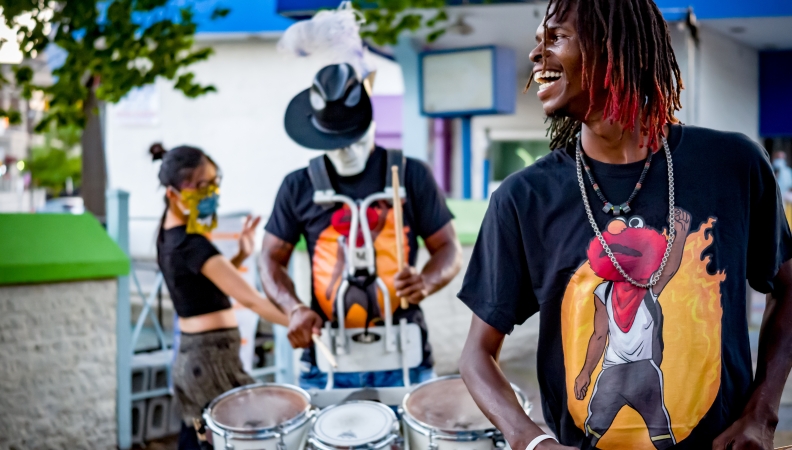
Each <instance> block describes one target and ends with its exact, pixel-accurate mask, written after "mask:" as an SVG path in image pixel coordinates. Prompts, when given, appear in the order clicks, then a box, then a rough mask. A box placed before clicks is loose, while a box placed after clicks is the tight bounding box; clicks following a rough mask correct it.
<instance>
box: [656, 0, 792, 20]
mask: <svg viewBox="0 0 792 450" xmlns="http://www.w3.org/2000/svg"><path fill="white" fill-rule="evenodd" d="M655 3H656V4H657V6H658V8H660V9H661V10H663V9H675V8H687V7H689V6H692V7H693V11H694V12H695V13H696V17H698V18H699V19H705V20H706V19H733V18H746V17H784V16H792V1H790V0H759V1H753V2H749V1H745V0H655ZM666 19H667V20H668V19H669V17H666Z"/></svg>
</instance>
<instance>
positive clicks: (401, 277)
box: [393, 266, 429, 305]
mask: <svg viewBox="0 0 792 450" xmlns="http://www.w3.org/2000/svg"><path fill="white" fill-rule="evenodd" d="M393 286H394V287H395V288H396V297H399V298H406V299H407V301H408V302H410V303H411V304H413V305H417V304H418V303H421V300H423V299H425V298H426V297H427V296H428V295H429V289H428V287H427V286H426V283H424V279H423V275H421V274H420V273H418V271H417V270H416V269H415V267H409V266H407V267H405V268H404V269H402V271H401V272H399V273H397V274H396V276H395V277H393Z"/></svg>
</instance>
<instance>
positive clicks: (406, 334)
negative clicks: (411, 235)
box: [314, 188, 423, 390]
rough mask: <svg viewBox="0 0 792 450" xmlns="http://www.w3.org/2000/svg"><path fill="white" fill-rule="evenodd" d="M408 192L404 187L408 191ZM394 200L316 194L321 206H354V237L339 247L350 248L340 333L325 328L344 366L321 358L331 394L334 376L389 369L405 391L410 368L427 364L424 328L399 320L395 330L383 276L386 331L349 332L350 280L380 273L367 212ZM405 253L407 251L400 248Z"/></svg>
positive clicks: (339, 307)
mask: <svg viewBox="0 0 792 450" xmlns="http://www.w3.org/2000/svg"><path fill="white" fill-rule="evenodd" d="M402 189H403V188H402ZM392 198H393V195H392V192H390V191H389V190H388V189H386V190H385V192H381V193H376V194H372V195H370V196H368V197H366V198H365V199H364V200H362V201H360V202H355V201H353V200H352V199H351V198H349V197H346V196H344V195H339V194H336V193H335V192H333V191H316V192H315V193H314V202H316V203H318V204H332V203H339V202H340V203H343V204H345V205H347V206H348V207H349V210H350V213H351V216H352V217H351V223H350V229H349V238H347V239H346V242H344V238H343V237H341V238H339V245H344V244H346V245H345V247H346V252H345V259H346V270H345V271H344V272H345V273H344V275H345V276H344V278H343V280H342V282H341V285H340V286H339V288H338V291H337V293H336V311H337V312H336V316H337V317H338V328H332V326H331V324H330V322H327V323H326V324H325V332H324V333H322V336H321V340H322V342H323V343H324V344H325V345H326V346H327V347H329V348H330V349H331V351H332V352H333V356H334V357H335V359H336V361H337V363H338V367H337V368H334V367H333V366H332V365H331V364H330V363H329V362H328V361H327V359H326V358H324V357H317V365H318V366H319V369H320V370H321V371H322V372H326V373H327V386H326V387H325V389H327V390H329V389H332V388H333V385H334V372H336V371H337V372H378V371H384V370H398V369H401V370H402V377H403V379H404V386H410V369H411V368H413V367H418V366H419V365H420V364H421V359H422V352H423V348H422V344H421V329H420V328H419V327H418V325H416V324H412V323H410V324H408V323H407V320H406V319H401V320H400V321H399V325H398V327H394V326H393V312H392V309H391V298H390V293H389V292H388V288H387V286H386V285H385V282H384V281H382V279H381V278H379V277H377V278H376V280H375V284H376V289H377V290H378V291H379V292H380V293H381V294H382V297H383V301H384V302H383V303H384V310H385V311H384V316H385V317H384V322H385V323H384V326H378V327H369V328H368V329H364V328H349V329H347V328H345V326H344V322H345V316H346V311H345V307H344V297H345V296H346V293H347V291H348V290H349V284H350V283H349V280H350V279H352V278H353V277H355V276H356V275H357V274H358V272H360V271H363V272H366V273H368V274H375V273H376V258H375V254H374V243H373V239H372V238H371V229H370V228H369V223H368V218H367V217H366V211H367V210H368V208H369V207H370V206H371V204H372V203H374V202H375V201H379V200H392ZM358 231H360V233H361V234H362V235H363V246H362V247H358V246H357V236H358ZM400 250H401V249H400Z"/></svg>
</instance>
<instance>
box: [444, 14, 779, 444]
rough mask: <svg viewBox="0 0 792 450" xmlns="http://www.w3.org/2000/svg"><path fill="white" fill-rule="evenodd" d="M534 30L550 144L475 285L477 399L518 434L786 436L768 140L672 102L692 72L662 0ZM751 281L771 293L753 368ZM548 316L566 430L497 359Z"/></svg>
mask: <svg viewBox="0 0 792 450" xmlns="http://www.w3.org/2000/svg"><path fill="white" fill-rule="evenodd" d="M536 42H537V45H536V48H535V49H534V50H533V51H532V52H531V59H532V61H533V62H534V69H533V76H532V79H531V82H536V83H538V84H539V92H538V97H539V100H540V101H541V102H542V105H543V108H544V111H545V114H546V115H547V116H548V118H550V120H551V126H550V130H549V132H550V137H551V147H552V148H553V149H554V151H553V152H551V153H550V155H548V156H546V157H544V158H542V159H540V160H538V161H537V162H536V163H534V164H533V165H532V166H530V167H528V168H526V169H525V170H523V171H521V172H518V173H516V174H514V175H512V176H511V177H509V178H508V179H507V180H506V181H504V182H503V184H502V185H501V186H500V187H499V188H498V190H497V191H495V192H494V193H493V195H492V199H491V202H490V206H489V209H488V211H487V215H486V217H485V219H484V223H483V225H482V230H481V233H480V234H479V239H478V242H477V243H476V248H475V250H474V253H473V256H472V258H471V262H470V265H469V268H468V271H467V274H466V276H465V281H464V283H463V286H462V290H461V291H460V293H459V298H460V299H461V300H462V301H463V302H465V303H466V304H467V305H468V306H469V307H470V308H471V309H472V310H473V312H474V313H475V315H474V317H473V322H472V324H471V328H470V333H469V335H468V340H467V343H466V344H465V349H464V352H463V355H462V359H461V360H460V371H461V372H462V376H463V378H464V380H465V382H466V383H467V386H468V388H469V389H470V391H471V393H472V395H473V397H474V399H475V400H476V402H477V403H478V405H479V407H480V408H481V409H482V411H483V412H484V413H485V414H486V415H487V417H489V419H490V420H491V421H492V422H493V423H494V424H495V425H496V426H497V427H498V429H500V430H501V431H502V432H503V434H504V436H505V438H506V439H507V440H508V442H509V444H510V446H511V448H513V449H515V450H523V449H527V450H534V449H538V450H552V449H562V448H565V449H570V448H580V449H595V448H598V449H603V450H607V449H650V450H651V449H691V450H693V449H695V450H699V449H708V448H713V449H717V450H726V449H733V450H743V449H771V448H772V444H773V434H774V431H775V426H776V423H777V421H778V406H779V403H780V399H781V392H782V390H783V387H784V383H785V380H786V378H787V376H788V374H789V370H790V368H791V367H792V330H790V329H789V327H788V324H789V323H792V262H790V258H792V234H791V233H790V230H789V226H788V225H787V222H786V220H785V216H784V212H783V209H782V207H781V201H780V200H781V199H780V194H779V192H778V189H777V187H776V183H775V179H774V176H773V170H772V166H771V165H770V162H769V161H768V159H767V155H766V152H765V151H764V150H763V149H762V148H761V147H759V146H758V145H756V144H755V143H754V142H752V141H751V140H749V139H748V138H747V137H745V136H743V135H740V134H735V133H725V132H719V131H714V130H708V129H704V128H698V127H693V126H684V125H682V124H680V123H679V121H678V120H677V119H676V118H675V117H674V114H675V113H676V111H678V110H680V109H681V108H682V105H681V103H680V92H681V90H682V88H683V84H682V79H681V76H680V71H679V66H678V65H677V61H676V58H675V56H674V52H673V49H672V48H671V40H670V37H669V32H668V28H667V25H666V23H665V21H664V19H663V17H662V15H661V13H660V11H659V9H658V8H657V6H656V5H655V4H654V2H653V1H652V0H585V1H584V0H551V1H550V4H549V6H548V10H547V14H546V16H545V19H544V21H543V22H542V25H541V26H540V28H539V30H538V31H537V38H536ZM529 86H530V82H529ZM746 281H747V283H749V284H750V285H751V287H753V288H754V289H756V290H758V291H760V292H763V293H766V294H768V296H767V299H768V307H767V310H766V311H767V312H766V313H765V317H764V323H763V327H762V331H761V333H760V337H759V353H758V360H757V363H756V375H755V376H753V372H752V363H751V351H750V345H749V341H748V329H747V315H746V312H747V308H746V295H745V293H746V288H747V286H746ZM537 312H539V313H540V316H539V322H540V332H539V348H538V354H537V360H538V364H537V367H538V381H539V385H540V389H541V393H542V411H543V413H544V417H545V420H546V422H547V425H548V426H549V428H550V430H551V431H552V432H553V434H554V435H555V437H551V436H550V435H547V434H544V433H545V432H544V431H543V430H542V429H541V428H539V427H538V426H537V425H536V424H535V423H534V422H533V421H531V419H530V418H529V417H528V416H526V415H525V413H524V412H523V410H522V409H521V407H520V405H519V404H518V402H517V401H516V400H515V398H514V394H513V391H512V389H511V387H510V385H509V384H508V382H507V381H506V379H505V378H504V376H503V373H502V372H501V371H500V369H499V367H498V364H497V360H498V353H499V351H500V348H501V345H502V344H503V340H504V337H505V335H506V334H508V333H510V332H511V331H512V330H513V329H514V326H516V325H519V324H521V323H523V322H524V321H525V320H526V319H527V318H528V317H530V316H531V315H533V314H535V313H537Z"/></svg>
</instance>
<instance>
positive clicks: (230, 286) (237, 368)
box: [150, 144, 288, 450]
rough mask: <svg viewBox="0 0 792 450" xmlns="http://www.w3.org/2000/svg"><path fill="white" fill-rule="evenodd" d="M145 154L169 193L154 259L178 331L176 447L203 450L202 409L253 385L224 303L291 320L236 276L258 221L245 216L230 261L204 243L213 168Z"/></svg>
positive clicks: (186, 158) (214, 190) (194, 154)
mask: <svg viewBox="0 0 792 450" xmlns="http://www.w3.org/2000/svg"><path fill="white" fill-rule="evenodd" d="M150 152H151V154H152V158H153V159H154V160H155V161H156V160H162V165H161V166H160V170H159V180H160V183H161V184H162V186H163V187H165V189H166V191H165V212H164V213H163V216H162V222H161V226H160V230H159V235H158V237H157V259H158V263H159V266H160V270H161V271H162V275H163V277H164V279H165V283H166V284H167V286H168V291H169V292H170V295H171V299H172V300H173V306H174V308H175V310H176V313H177V314H178V316H179V328H180V330H181V338H180V339H181V340H180V345H179V353H178V355H177V356H176V361H175V363H174V365H173V369H172V376H173V384H174V388H175V393H176V396H177V397H178V400H179V403H180V404H181V408H182V416H183V417H182V418H183V420H184V422H185V424H186V426H184V427H183V429H182V436H180V439H179V449H180V450H181V449H187V448H200V447H199V441H202V440H203V439H202V438H203V434H204V433H203V425H202V423H201V412H202V409H203V407H204V406H205V405H206V404H208V403H209V402H210V401H211V400H213V399H214V398H215V397H217V396H219V395H220V394H222V393H224V392H226V391H228V390H230V389H233V388H236V387H239V386H243V385H246V384H251V383H253V382H254V380H253V379H252V378H251V377H250V376H249V375H248V374H247V373H245V371H244V370H243V368H242V362H241V361H240V359H239V346H240V340H241V337H240V334H239V329H238V328H237V320H236V316H235V315H234V312H233V311H232V309H231V302H230V301H229V298H228V297H229V296H231V297H234V298H235V299H236V300H237V301H239V302H240V303H241V304H242V305H243V306H245V307H247V308H249V309H251V310H253V311H254V312H256V313H257V314H259V315H260V316H261V317H262V318H264V319H265V320H268V321H271V322H274V323H278V324H281V325H288V319H287V318H286V316H285V315H284V314H283V312H281V311H280V310H279V309H278V308H277V307H276V306H275V305H274V304H272V303H271V302H270V301H269V300H267V299H266V298H264V297H263V296H262V295H261V294H259V293H258V292H257V291H256V290H255V289H253V287H252V286H250V285H249V284H248V283H247V282H246V281H245V280H244V279H243V278H242V276H241V275H240V274H239V271H238V270H237V269H238V267H239V266H240V265H241V264H242V262H243V261H244V260H245V259H246V258H247V257H248V256H249V255H250V254H251V252H252V251H253V237H254V235H255V229H256V227H257V226H258V223H259V220H260V219H259V218H256V219H252V218H251V217H248V218H247V220H246V221H245V224H244V226H243V230H242V233H241V234H240V239H239V253H238V254H237V256H235V257H234V258H233V259H231V260H229V259H227V258H225V257H223V256H222V255H221V254H220V252H219V251H218V250H217V249H216V248H215V246H214V245H212V243H211V242H210V241H209V239H208V238H207V237H206V235H207V234H208V233H209V232H210V231H211V230H212V229H213V228H214V227H215V226H216V225H217V213H216V211H217V206H218V196H219V188H220V176H219V175H218V167H217V164H215V162H214V161H213V160H212V159H211V158H210V157H209V156H208V155H206V154H205V153H204V152H203V151H201V150H200V149H198V148H195V147H188V146H180V147H176V148H174V149H173V150H171V151H165V149H164V148H163V147H162V146H161V145H159V144H155V145H153V146H152V147H151V149H150ZM193 427H194V428H193ZM193 429H194V430H196V431H198V434H197V435H196V433H195V432H194V431H193ZM196 437H197V440H196Z"/></svg>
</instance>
